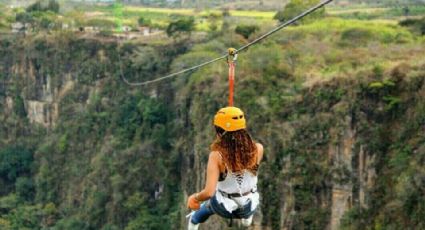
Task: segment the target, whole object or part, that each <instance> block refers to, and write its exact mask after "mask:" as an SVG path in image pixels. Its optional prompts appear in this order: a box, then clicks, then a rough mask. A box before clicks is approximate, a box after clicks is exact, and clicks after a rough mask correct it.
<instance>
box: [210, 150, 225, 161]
mask: <svg viewBox="0 0 425 230" xmlns="http://www.w3.org/2000/svg"><path fill="white" fill-rule="evenodd" d="M221 158H222V157H221V153H220V152H219V151H211V152H210V156H209V160H212V161H216V162H220V161H221Z"/></svg>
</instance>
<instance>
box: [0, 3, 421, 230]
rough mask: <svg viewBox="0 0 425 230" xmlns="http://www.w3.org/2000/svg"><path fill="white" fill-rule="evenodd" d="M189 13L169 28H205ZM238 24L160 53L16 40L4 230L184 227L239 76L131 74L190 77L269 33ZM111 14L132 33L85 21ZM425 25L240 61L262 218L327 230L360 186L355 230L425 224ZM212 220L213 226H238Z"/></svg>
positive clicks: (299, 35)
mask: <svg viewBox="0 0 425 230" xmlns="http://www.w3.org/2000/svg"><path fill="white" fill-rule="evenodd" d="M105 8H107V7H105ZM191 12H192V11H191ZM21 13H23V16H22V17H23V19H22V20H24V19H25V17H26V16H31V17H32V18H34V17H35V18H36V19H37V16H38V15H40V12H38V13H37V14H36V13H35V12H27V11H25V12H23V11H21ZM233 13H234V12H232V11H231V12H230V15H232V14H233ZM0 14H1V12H0ZM41 14H42V15H54V16H55V17H57V14H56V13H53V12H51V11H49V12H41ZM24 16H25V17H24ZM77 16H78V15H77ZM190 16H193V15H190V14H189V15H184V16H178V17H174V18H172V19H173V20H172V21H171V22H173V23H174V24H173V26H170V31H171V32H173V33H174V34H178V33H182V34H185V33H189V32H192V33H195V32H196V28H194V26H195V24H196V22H197V21H198V20H200V19H199V18H198V17H195V18H190ZM78 17H82V16H81V15H79V16H78ZM228 17H229V15H227V16H226V15H222V14H215V15H214V14H213V15H211V12H209V14H207V15H206V17H204V18H203V20H205V21H208V20H210V21H214V20H217V18H218V20H223V26H217V27H216V28H215V29H212V28H210V27H209V28H210V29H208V30H206V31H208V32H209V33H208V34H207V35H206V36H203V37H202V38H201V39H198V40H195V39H194V40H192V39H190V38H189V37H188V36H187V39H174V40H173V41H168V42H167V41H164V42H162V43H160V44H158V43H155V42H152V43H146V42H138V41H127V42H120V43H117V42H116V41H114V40H107V39H103V38H99V37H85V36H84V35H81V34H78V33H73V32H69V31H56V32H55V33H53V32H52V33H50V34H49V33H43V31H40V33H37V32H34V34H32V35H27V36H21V35H20V34H17V35H13V36H12V35H10V34H8V35H7V36H4V37H2V38H1V40H0V120H1V122H0V229H58V230H59V229H70V230H72V229H75V230H84V229H90V230H91V229H103V230H107V229H109V230H111V229H184V227H185V223H186V222H185V218H184V216H185V215H186V214H187V212H188V210H187V209H186V208H185V199H186V197H187V195H188V194H190V193H192V192H195V191H199V190H200V189H201V187H202V185H203V183H204V175H205V166H206V162H207V159H208V146H209V144H210V143H211V141H212V139H213V135H214V134H213V130H212V128H211V127H210V124H211V119H212V116H213V114H214V112H215V111H216V110H217V109H218V108H220V107H221V106H223V105H225V104H226V95H227V92H226V91H227V82H226V79H227V76H226V74H227V66H226V64H225V63H221V62H218V63H215V64H213V65H211V66H208V67H205V68H202V69H199V70H197V71H194V72H192V73H190V74H187V75H182V76H180V77H179V78H175V79H173V80H172V81H171V80H166V81H164V82H162V83H158V84H153V85H149V86H147V87H141V88H135V87H129V86H128V85H126V84H125V83H124V82H123V81H122V77H123V76H125V77H126V78H127V79H129V80H130V81H142V80H149V79H153V78H155V77H158V76H162V75H163V74H165V73H169V72H173V71H178V70H181V69H182V68H185V67H189V66H192V65H194V64H198V63H200V62H202V61H204V60H209V59H211V58H215V57H218V56H219V55H222V53H223V51H225V50H226V49H227V48H228V47H236V48H237V47H240V46H242V45H244V44H246V42H248V41H247V39H250V38H252V37H253V35H252V33H254V32H255V31H257V32H256V33H261V32H264V31H265V30H267V29H268V28H266V27H257V26H256V25H255V24H254V23H253V24H247V21H237V23H236V24H235V25H232V26H229V25H228V24H227V25H226V20H228ZM140 18H141V15H140V14H137V19H138V20H139V23H140V24H141V25H142V24H143V25H144V24H145V23H146V22H147V21H148V20H151V18H150V17H148V16H146V17H145V16H144V15H143V20H140ZM8 20H9V19H8ZM25 20H26V19H25ZM102 20H108V23H110V24H108V26H110V27H114V26H117V25H119V23H118V22H116V21H115V20H114V19H105V18H102V17H99V18H97V21H96V20H94V19H93V18H91V19H87V20H86V19H85V20H84V23H88V22H90V23H92V24H91V25H94V26H95V25H96V24H102V23H104V22H105V21H102ZM268 20H271V18H269V19H268ZM0 22H1V20H0ZM54 22H56V21H54ZM105 23H106V22H105ZM149 23H155V21H154V20H153V21H151V22H149ZM34 25H36V24H35V22H34ZM169 25H171V24H169ZM209 25H211V24H210V23H209ZM237 28H239V29H237ZM251 28H254V29H251ZM420 28H421V19H415V20H414V21H402V22H400V25H398V24H397V23H394V22H388V21H379V20H377V21H368V20H364V19H342V18H338V17H328V18H321V19H317V20H315V21H308V20H307V21H305V23H303V24H301V25H297V26H295V27H291V28H289V29H287V30H285V31H282V32H279V33H278V34H276V35H275V36H273V37H270V38H269V39H268V40H267V41H264V42H262V43H261V44H258V45H256V46H253V47H251V48H250V49H249V50H247V51H246V52H244V53H241V54H240V55H239V60H238V63H237V78H236V79H237V84H236V97H235V101H236V104H237V106H240V107H242V108H243V109H244V110H245V112H246V114H247V118H248V122H249V123H248V126H249V130H250V132H251V133H252V134H253V136H254V137H255V138H256V140H258V141H260V142H261V143H263V144H264V146H265V148H266V153H265V159H264V163H263V164H262V165H261V169H260V174H259V175H260V184H259V191H260V193H261V194H262V203H261V214H262V215H261V218H260V221H259V223H258V224H261V225H262V226H263V227H270V228H271V229H282V228H288V229H325V228H326V227H327V226H329V223H330V219H331V215H332V192H333V189H334V188H337V187H339V186H351V187H352V189H351V190H350V191H349V192H350V194H351V195H352V196H351V200H350V201H349V206H350V209H349V210H347V212H346V214H345V215H344V216H343V218H342V220H341V228H343V229H404V228H409V227H411V226H416V227H417V228H418V229H421V228H425V226H424V221H423V218H422V217H423V216H425V213H424V210H425V207H424V205H423V204H424V203H425V201H424V194H423V188H424V187H425V185H424V180H423V178H424V177H425V171H424V168H423V162H424V157H425V145H424V143H425V136H424V126H425V106H424V105H425V101H424V100H425V95H424V92H425V62H424V60H425V48H424V47H425V45H424V44H425V39H424V37H423V36H422V35H421V33H420V32H418V29H420ZM235 32H237V33H239V34H241V35H242V36H244V37H245V38H246V39H243V38H242V37H241V36H237V35H235ZM173 33H171V34H170V35H171V36H173ZM245 35H246V36H245ZM37 106H39V107H40V106H41V109H37V108H39V107H37ZM40 111H41V112H40ZM350 143H351V144H350ZM347 155H348V156H349V157H348V158H347ZM361 162H366V163H364V164H365V166H362V167H363V168H361V166H360V165H361V164H362V165H363V163H361ZM365 175H366V176H365ZM369 183H370V184H369ZM361 194H364V199H363V198H361V197H363V195H361ZM213 221H214V220H211V221H209V222H208V223H206V225H207V226H205V227H206V228H208V227H209V226H223V227H224V226H226V223H225V222H224V221H220V220H217V219H216V220H215V221H214V222H213Z"/></svg>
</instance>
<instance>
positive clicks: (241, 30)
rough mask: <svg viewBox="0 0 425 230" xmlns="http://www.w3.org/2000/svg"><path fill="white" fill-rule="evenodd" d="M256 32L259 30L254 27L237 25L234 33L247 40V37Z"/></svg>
mask: <svg viewBox="0 0 425 230" xmlns="http://www.w3.org/2000/svg"><path fill="white" fill-rule="evenodd" d="M257 30H259V28H258V26H256V25H238V26H236V28H235V32H236V33H237V34H240V35H242V36H243V37H244V38H245V39H248V38H249V36H251V34H253V33H255V32H256V31H257Z"/></svg>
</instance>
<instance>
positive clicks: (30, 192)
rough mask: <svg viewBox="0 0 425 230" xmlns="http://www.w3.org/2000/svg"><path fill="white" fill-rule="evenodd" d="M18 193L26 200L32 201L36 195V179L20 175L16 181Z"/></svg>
mask: <svg viewBox="0 0 425 230" xmlns="http://www.w3.org/2000/svg"><path fill="white" fill-rule="evenodd" d="M15 190H16V195H17V196H18V197H19V198H20V199H22V200H24V201H31V200H33V199H34V196H35V186H34V181H33V180H32V179H31V178H28V177H19V178H18V179H17V180H16V183H15Z"/></svg>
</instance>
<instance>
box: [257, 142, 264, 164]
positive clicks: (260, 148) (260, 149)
mask: <svg viewBox="0 0 425 230" xmlns="http://www.w3.org/2000/svg"><path fill="white" fill-rule="evenodd" d="M255 145H256V146H257V154H258V162H257V164H259V163H260V161H261V160H262V159H263V154H264V147H263V145H262V144H261V143H255Z"/></svg>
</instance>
